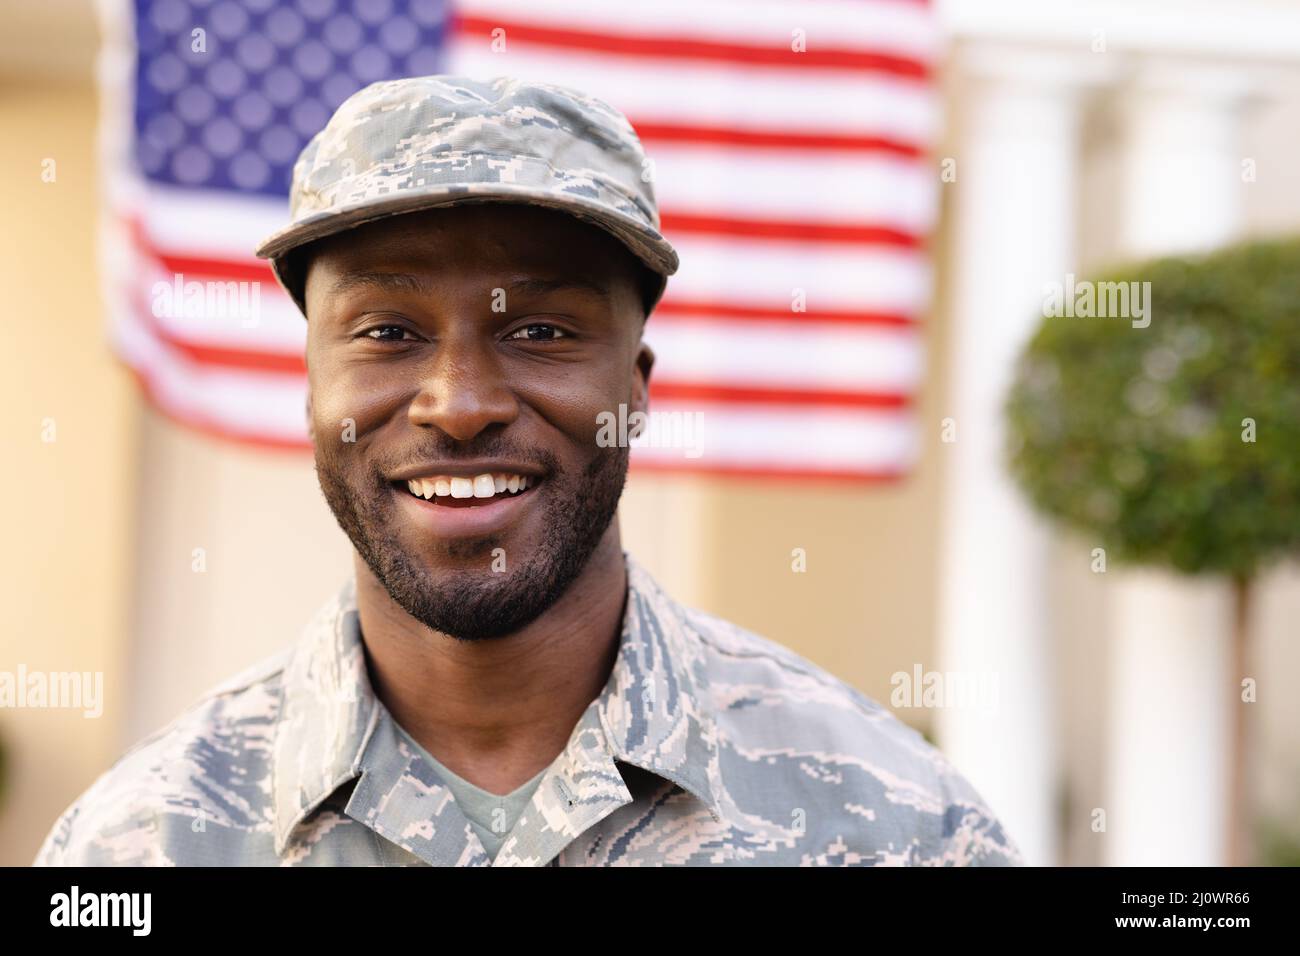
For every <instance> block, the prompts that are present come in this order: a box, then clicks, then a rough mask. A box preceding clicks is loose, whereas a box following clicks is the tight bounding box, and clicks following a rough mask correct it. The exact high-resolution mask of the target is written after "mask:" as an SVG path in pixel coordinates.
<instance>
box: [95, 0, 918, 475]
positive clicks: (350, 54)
mask: <svg viewBox="0 0 1300 956" xmlns="http://www.w3.org/2000/svg"><path fill="white" fill-rule="evenodd" d="M100 11H101V19H102V20H103V26H104V31H105V34H106V45H105V48H104V53H103V55H102V59H101V64H100V71H101V79H102V83H103V88H104V100H103V102H104V120H103V124H102V148H103V152H104V157H103V158H104V162H105V164H106V166H107V168H108V169H109V176H108V181H107V207H108V214H107V215H106V216H105V217H104V223H103V230H102V242H101V256H102V259H103V262H104V270H103V274H104V282H105V291H106V295H107V297H108V301H109V303H110V307H111V309H112V313H113V315H112V329H113V342H114V346H115V348H116V350H117V352H118V354H119V355H120V356H121V357H122V358H123V359H124V361H125V362H126V364H127V365H128V366H129V367H130V368H131V369H132V370H133V371H134V372H135V373H136V376H137V378H138V380H139V382H140V384H141V387H142V388H143V389H144V391H145V393H146V394H147V396H148V398H149V400H150V401H151V402H152V403H153V404H155V405H156V406H157V407H158V408H160V409H161V410H163V411H164V412H165V413H166V414H168V415H170V416H171V417H173V418H175V419H177V420H179V421H181V422H184V423H186V424H188V425H190V426H193V427H195V428H198V429H201V430H204V431H206V432H210V433H212V434H216V435H220V436H223V437H226V438H232V439H235V440H239V441H245V442H251V443H256V444H262V445H271V446H278V447H290V448H293V447H303V448H305V447H307V442H308V439H307V433H306V422H305V412H304V402H305V390H306V373H305V368H304V365H303V358H302V349H303V343H304V337H305V334H306V326H305V323H304V321H303V319H302V316H301V315H300V314H299V313H298V312H297V310H296V309H295V307H294V305H293V303H292V302H291V301H290V300H289V299H288V297H287V296H285V295H284V294H283V292H282V291H281V290H280V288H279V287H278V286H277V285H276V284H275V282H274V280H273V279H272V277H271V274H270V271H269V269H268V267H267V265H266V263H264V262H262V261H260V260H257V259H255V258H253V256H252V250H253V248H254V247H255V246H256V245H257V243H258V241H259V240H260V239H261V238H262V237H264V236H265V235H267V234H269V233H270V232H272V231H273V230H274V229H276V228H277V227H279V226H280V225H282V224H283V223H284V222H286V221H287V216H288V210H287V204H286V200H285V196H286V195H287V192H288V187H289V181H290V178H291V174H292V168H293V162H294V160H295V158H296V157H297V155H298V152H299V151H300V150H301V149H302V147H303V146H304V145H305V143H306V141H307V140H308V139H309V138H310V137H311V136H312V135H313V134H314V133H315V132H316V131H317V130H319V129H320V128H321V127H322V126H323V125H324V124H325V122H326V120H327V119H328V118H329V116H330V114H331V113H332V112H333V111H334V109H335V108H336V107H337V106H338V105H339V104H340V103H341V102H342V101H343V100H344V99H346V98H347V97H348V96H349V95H351V94H352V93H353V92H355V91H356V90H358V89H360V88H361V87H363V86H365V85H366V84H368V83H371V82H373V81H375V80H381V79H387V78H391V77H398V76H412V75H426V74H430V73H440V72H451V73H463V74H466V75H470V76H476V77H481V78H487V77H492V76H499V75H503V74H504V75H514V76H520V77H525V78H528V79H534V80H544V81H548V82H553V83H560V84H563V85H567V86H572V87H576V88H578V89H581V90H583V91H585V92H588V93H591V94H593V95H595V96H598V97H600V98H601V99H604V100H606V101H607V102H609V103H610V104H612V105H613V106H615V107H617V108H618V109H620V110H622V111H623V112H624V113H625V114H626V115H627V116H628V118H629V119H630V120H631V122H632V124H633V126H635V127H636V129H637V131H638V133H639V134H640V135H641V137H642V140H643V142H644V143H645V147H646V150H647V153H648V155H649V157H650V159H651V160H652V162H653V169H652V174H653V176H654V183H655V190H656V194H657V196H658V199H659V203H660V209H661V213H662V225H663V232H664V233H665V235H666V236H667V237H668V239H669V241H671V242H672V243H673V244H674V246H675V247H676V248H677V250H678V252H679V253H680V255H681V262H682V265H681V269H680V271H679V272H678V273H677V275H675V276H674V277H673V278H672V279H671V280H670V281H669V285H668V291H667V294H666V295H665V297H664V299H663V301H662V302H661V304H660V305H659V307H658V309H657V310H656V312H655V314H654V315H653V316H652V317H651V319H650V321H649V323H648V324H647V326H646V333H645V336H646V340H647V342H648V343H649V344H650V346H651V348H652V349H654V352H655V355H656V363H655V368H654V372H653V374H652V379H651V407H652V409H653V410H654V411H655V413H656V414H659V415H663V416H665V418H667V417H670V416H671V415H672V414H673V413H674V412H680V413H682V414H683V416H692V417H693V420H694V421H695V422H697V423H698V424H699V425H700V428H701V432H700V434H699V435H697V436H696V439H695V440H696V443H697V446H698V448H699V450H700V451H701V452H702V453H701V454H699V455H698V456H693V455H691V454H684V453H683V450H682V449H681V448H674V447H665V446H664V445H660V446H653V445H643V446H641V447H635V448H634V449H633V467H634V468H655V469H669V470H679V471H695V472H701V471H702V472H717V473H725V474H746V475H768V476H783V475H789V476H801V477H804V476H822V477H828V478H847V479H851V480H874V479H889V478H893V477H897V476H899V475H902V474H905V473H906V472H907V470H908V469H909V467H910V465H911V464H912V463H913V461H914V458H915V454H916V450H917V446H918V440H917V439H918V436H917V430H916V424H915V420H914V397H915V394H916V391H917V388H918V385H919V383H920V379H921V375H922V374H923V369H924V354H923V349H922V342H921V333H920V324H919V323H920V319H921V318H922V317H923V315H924V313H925V311H926V309H927V307H928V304H929V297H930V292H931V273H930V264H929V258H928V255H927V252H926V242H927V238H928V236H929V234H930V231H931V229H932V226H933V223H934V220H935V215H936V208H937V193H938V181H939V176H938V169H937V166H936V165H935V164H934V162H933V161H932V158H931V157H930V155H929V150H930V148H931V146H932V144H933V143H934V142H935V139H936V136H937V132H938V125H939V104H938V96H937V91H936V87H935V79H934V75H933V70H934V63H935V59H936V55H937V47H938V33H937V30H936V27H935V24H934V15H933V12H932V11H931V9H930V7H929V5H928V3H927V2H926V0H799V2H795V0H656V2H654V3H651V4H622V3H609V2H608V0H546V2H545V3H538V2H535V0H528V2H526V0H457V2H441V0H135V2H134V5H133V6H132V5H129V4H127V3H124V2H122V0H101V2H100ZM193 282H197V283H206V284H209V285H218V286H223V285H224V284H225V283H228V282H233V283H243V284H245V286H246V287H248V286H251V287H253V288H255V289H257V290H258V295H257V299H256V305H257V309H256V313H255V315H251V316H250V314H241V315H242V317H241V316H239V315H232V314H230V313H229V312H228V311H226V312H223V310H220V309H207V310H203V309H200V310H197V311H196V312H193V313H189V312H186V311H184V310H183V309H176V308H172V309H159V308H158V307H157V305H158V298H159V294H160V290H170V289H175V290H176V291H177V292H180V291H182V290H183V289H184V288H185V287H186V284H187V283H193Z"/></svg>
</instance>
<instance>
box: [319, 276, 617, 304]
mask: <svg viewBox="0 0 1300 956" xmlns="http://www.w3.org/2000/svg"><path fill="white" fill-rule="evenodd" d="M492 282H493V285H492V288H493V290H495V289H498V288H499V289H501V290H503V291H504V292H505V294H506V296H507V297H509V298H515V297H520V298H537V297H541V296H545V295H551V294H554V293H562V292H569V293H579V294H583V295H589V296H596V297H599V298H601V299H604V300H606V301H608V300H609V299H610V298H611V293H610V288H609V286H610V283H609V281H602V280H601V279H600V278H598V277H595V276H588V275H585V274H582V273H575V272H566V273H563V274H559V273H546V274H543V273H512V274H510V275H506V276H496V277H492ZM440 287H443V284H442V283H441V282H439V280H438V277H437V276H436V275H435V274H433V273H431V272H428V271H423V270H419V271H409V272H408V271H403V270H400V269H373V268H356V269H344V270H340V271H338V274H337V275H332V276H330V277H329V285H328V289H327V291H328V294H330V295H335V296H338V295H345V294H348V293H352V292H365V291H377V292H391V293H399V294H415V295H425V296H434V295H437V294H438V291H439V288H440Z"/></svg>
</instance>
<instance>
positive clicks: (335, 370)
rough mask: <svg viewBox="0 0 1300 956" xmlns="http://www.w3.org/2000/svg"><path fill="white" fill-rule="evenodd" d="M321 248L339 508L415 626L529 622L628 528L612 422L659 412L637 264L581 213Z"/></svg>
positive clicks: (420, 230)
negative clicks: (600, 436)
mask: <svg viewBox="0 0 1300 956" xmlns="http://www.w3.org/2000/svg"><path fill="white" fill-rule="evenodd" d="M313 253H314V254H313V256H312V259H311V263H310V266H309V271H308V273H307V282H306V292H305V297H306V307H307V316H308V323H307V329H308V332H307V369H308V382H309V389H310V392H309V394H310V418H311V430H312V437H313V442H314V444H315V450H316V471H317V474H318V476H319V478H320V483H321V489H322V491H323V492H324V494H325V498H326V500H327V501H328V502H329V505H330V508H331V510H332V511H333V512H334V515H335V517H336V518H337V519H338V521H339V524H340V525H341V526H342V528H343V530H344V531H345V532H346V533H347V535H348V537H349V538H351V540H352V543H353V545H354V546H355V547H356V549H357V552H358V553H359V554H360V555H361V557H362V558H363V559H364V560H365V561H366V563H367V565H369V567H370V569H371V570H372V571H373V572H374V574H375V576H376V577H377V578H378V579H379V581H380V582H381V583H382V584H383V586H384V587H385V589H386V590H387V591H388V593H389V594H390V595H391V596H392V598H393V600H394V601H396V602H397V604H398V605H399V606H401V607H402V608H403V609H404V610H405V611H406V612H407V613H408V614H410V615H411V616H412V617H414V618H415V619H417V620H419V621H421V622H423V623H424V624H426V625H428V626H429V627H432V628H434V629H436V630H438V631H441V632H443V633H446V634H450V635H452V636H455V637H459V638H463V639H478V638H486V637H497V636H502V635H505V634H510V633H512V632H514V631H517V630H518V629H519V628H521V627H523V626H524V625H526V624H527V623H529V622H530V621H532V620H533V619H534V618H536V617H537V616H538V615H539V614H541V613H542V612H543V611H545V610H546V608H548V607H549V606H550V605H551V604H552V603H553V602H554V601H555V600H556V599H557V598H559V597H560V595H561V594H563V593H564V591H565V589H566V588H567V587H568V586H569V585H570V584H571V583H572V582H573V580H574V579H575V578H576V577H577V576H578V574H579V573H580V572H581V571H582V569H583V567H584V566H585V565H586V562H587V559H588V558H589V557H590V556H591V554H592V553H593V551H594V550H595V549H596V546H597V545H598V544H599V543H600V542H601V540H602V537H603V536H604V535H605V534H606V533H616V531H615V530H614V529H612V528H611V527H610V522H611V519H612V518H613V516H614V512H615V509H616V508H617V505H618V499H619V497H620V495H621V494H622V489H623V483H624V479H625V476H626V473H627V455H628V449H627V448H626V447H601V446H599V445H598V444H597V442H596V436H597V432H598V431H599V429H600V424H599V422H598V419H597V416H598V415H599V414H600V413H601V412H614V413H617V411H618V407H619V404H620V403H625V404H626V405H627V407H628V411H629V413H630V412H632V411H638V410H640V411H644V410H645V408H646V387H647V383H648V377H649V374H650V367H651V365H652V363H653V360H654V357H653V354H652V353H651V352H650V350H649V349H648V348H647V347H646V346H644V345H643V344H642V343H641V327H642V314H643V313H642V305H641V300H640V294H639V291H638V288H637V284H636V273H635V271H634V264H633V263H634V260H632V258H631V254H630V253H629V252H627V251H626V250H625V249H624V248H623V247H622V246H621V245H620V244H619V243H618V241H617V240H615V239H614V238H613V237H611V236H609V235H607V234H606V233H604V232H603V231H601V230H599V229H597V228H596V227H594V226H589V225H587V224H585V223H583V222H581V221H579V220H577V219H575V218H573V217H571V216H569V215H567V214H565V213H561V212H556V211H553V210H547V209H542V208H539V207H533V206H520V205H505V204H488V203H484V204H474V205H464V206H453V207H447V208H444V209H434V210H429V211H426V212H421V213H413V214H409V215H403V216H396V217H392V218H389V219H383V220H379V221H377V222H373V223H369V224H366V225H364V226H361V227H358V228H356V229H353V230H350V231H348V232H346V233H342V234H340V235H338V236H334V237H330V238H327V239H325V240H322V241H321V242H320V243H319V244H318V247H317V248H316V249H314V250H313ZM483 475H490V476H493V477H492V478H490V479H485V478H483V477H482V476H483ZM498 476H511V477H508V478H506V479H505V482H504V484H505V490H502V491H498V490H497V488H498V487H499V486H500V485H501V484H502V482H501V481H500V480H498ZM514 476H519V477H520V478H522V479H524V480H525V481H526V487H525V488H522V489H521V490H519V491H513V490H512V488H513V485H514ZM413 481H414V482H416V485H415V487H416V489H417V490H419V491H420V492H421V496H419V497H417V495H416V494H415V493H413V492H412V490H411V485H410V482H413ZM425 481H427V482H428V483H429V484H428V489H427V490H428V491H432V492H434V495H433V497H432V498H431V499H430V498H427V497H425V496H424V491H425V485H424V482H425ZM467 489H468V491H469V493H470V496H468V497H459V496H461V495H465V494H466V492H467ZM489 489H490V490H491V494H490V496H489V495H488V491H489ZM440 490H441V491H447V490H450V491H451V492H452V494H451V495H439V494H437V492H438V491H440Z"/></svg>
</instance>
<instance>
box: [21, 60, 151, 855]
mask: <svg viewBox="0 0 1300 956" xmlns="http://www.w3.org/2000/svg"><path fill="white" fill-rule="evenodd" d="M94 128H95V104H94V99H93V97H92V95H91V93H90V91H89V89H88V88H86V87H82V88H78V89H57V88H48V87H41V86H35V87H32V86H26V87H23V88H20V87H18V86H16V85H15V84H13V83H8V82H0V131H3V136H0V209H3V215H4V227H3V229H2V230H0V242H3V244H4V245H3V252H2V253H0V287H2V288H3V289H4V290H5V299H6V301H5V306H6V315H5V318H4V321H3V322H0V408H2V409H4V417H5V420H6V422H7V425H8V427H7V434H6V436H5V442H4V452H5V455H4V459H5V464H4V467H3V468H0V509H3V513H2V516H0V523H2V525H3V528H4V535H5V547H4V548H0V589H2V590H0V603H2V604H3V607H4V615H5V622H4V627H3V628H0V670H4V671H8V672H11V673H12V672H15V671H16V670H17V669H18V667H19V665H25V666H26V667H27V668H28V669H29V670H42V671H82V672H85V671H92V672H94V671H99V672H103V675H104V678H103V679H104V697H105V709H104V714H103V716H102V717H100V718H98V719H86V718H84V717H82V716H81V715H80V714H79V713H77V712H72V711H68V710H42V709H32V708H29V709H22V710H15V709H3V710H0V738H2V739H3V746H4V748H5V752H6V756H7V767H6V778H7V779H6V785H5V789H4V793H3V794H2V795H0V864H15V863H26V862H29V861H30V859H31V856H32V854H33V853H34V852H35V850H36V845H37V842H38V841H39V839H40V837H41V836H43V835H44V830H45V829H48V827H49V824H50V823H51V822H52V820H53V816H54V815H55V814H57V812H58V810H61V809H62V808H63V806H64V805H66V803H67V802H68V799H69V798H70V797H71V796H72V795H73V793H74V792H75V791H78V790H80V789H82V788H84V787H85V785H86V784H87V783H88V782H89V779H88V778H89V776H90V775H91V774H93V773H96V772H98V771H99V770H100V769H102V768H103V767H104V766H106V765H107V763H108V761H109V760H110V759H111V758H112V757H113V756H115V755H116V753H117V750H118V747H119V745H120V742H121V741H120V736H119V733H118V728H119V726H120V720H121V717H122V707H123V704H124V702H125V701H126V699H127V698H128V696H129V695H130V694H131V693H132V692H133V690H134V688H132V687H131V685H130V684H129V682H128V681H127V679H126V670H125V667H124V665H125V661H126V648H125V645H124V641H123V638H124V635H125V633H126V630H125V627H124V616H125V614H126V612H127V607H128V599H129V596H130V591H129V586H130V571H131V569H130V564H129V560H128V558H129V553H130V552H129V547H128V543H129V541H130V534H131V527H132V525H133V524H134V516H133V514H132V509H133V507H134V498H133V495H132V494H131V489H132V484H133V480H134V474H135V472H134V467H135V460H136V447H135V443H136V437H137V436H136V423H135V408H136V404H135V397H134V391H133V387H132V383H131V382H130V380H129V378H128V376H127V374H126V373H125V372H123V371H122V370H121V369H120V368H119V367H118V366H117V365H116V364H115V363H114V361H113V360H112V358H111V356H110V355H109V352H108V348H107V345H106V343H105V339H104V328H103V313H102V310H101V305H100V300H99V297H98V294H97V288H96V283H95V279H94V241H95V236H94V217H93V215H92V213H93V211H94V210H95V209H96V208H97V204H98V195H97V191H98V182H97V179H98V168H97V164H96V162H95V161H94V154H93V143H92V135H93V131H94ZM47 158H53V159H54V160H55V163H56V165H55V175H56V180H55V182H52V183H45V182H42V180H41V172H42V162H43V161H44V160H45V159H47ZM47 418H49V419H53V421H54V427H55V432H54V438H55V440H54V441H53V442H49V443H46V442H44V441H42V428H43V424H42V423H43V421H44V420H45V419H47Z"/></svg>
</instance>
